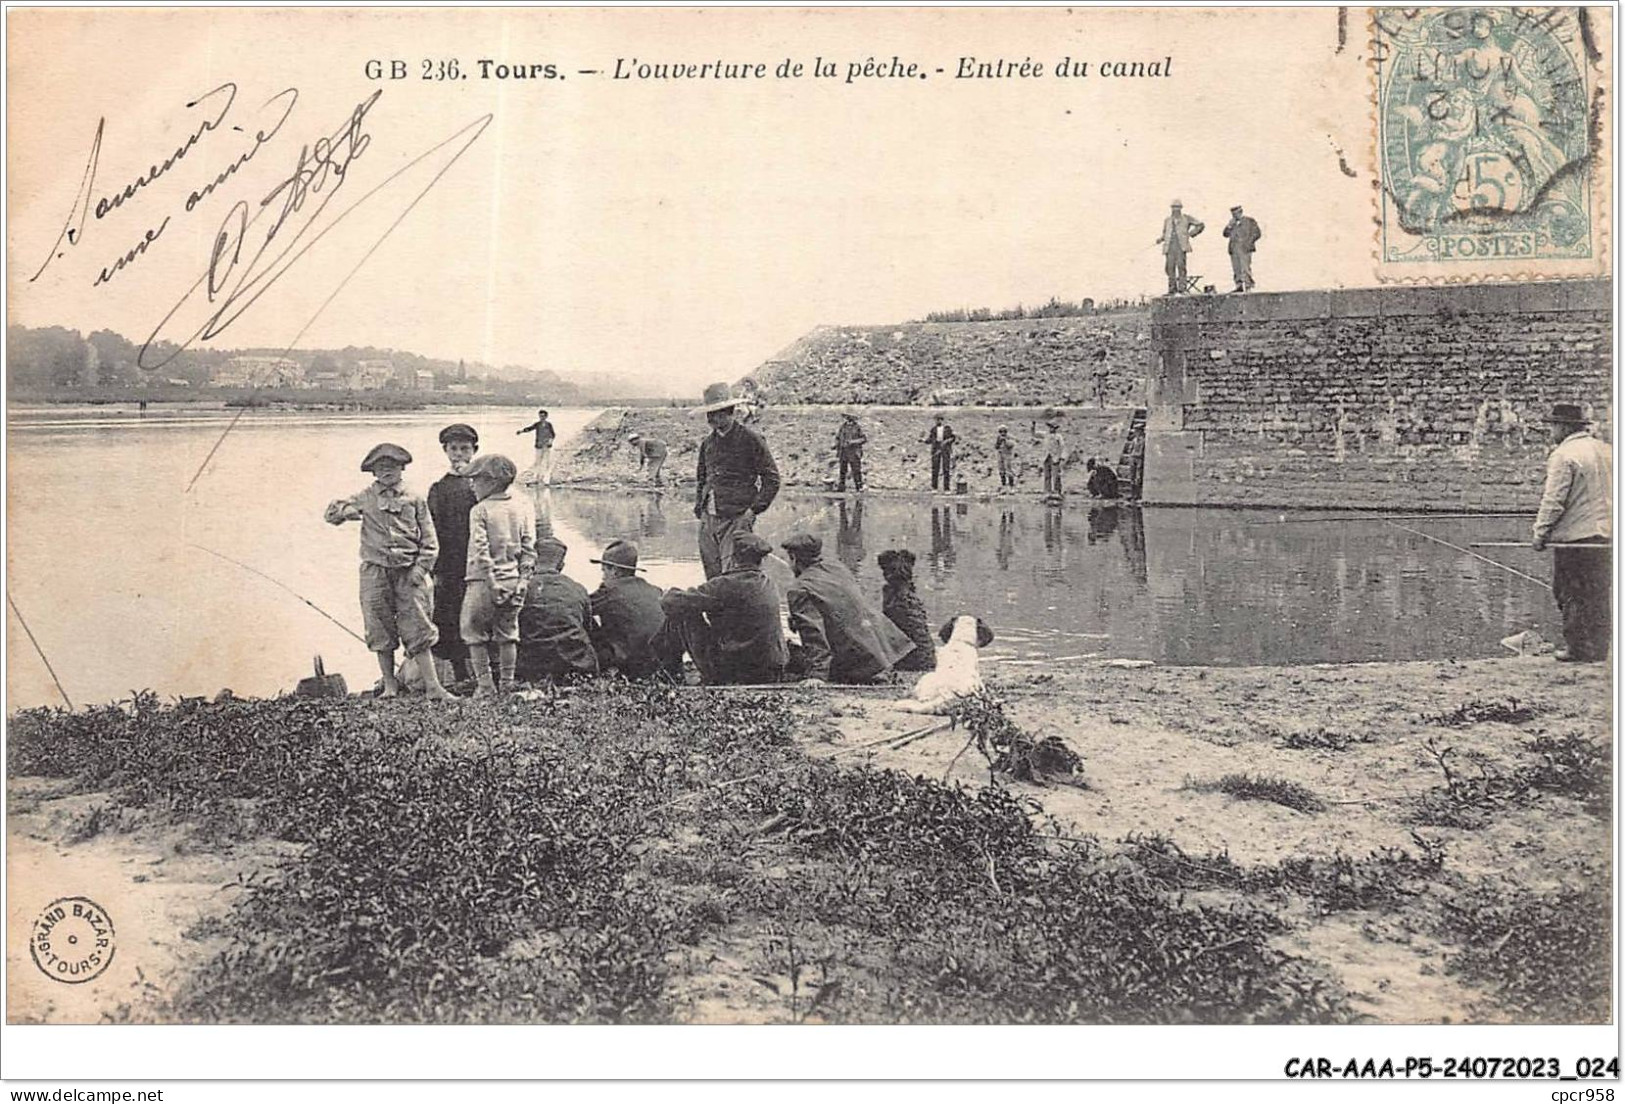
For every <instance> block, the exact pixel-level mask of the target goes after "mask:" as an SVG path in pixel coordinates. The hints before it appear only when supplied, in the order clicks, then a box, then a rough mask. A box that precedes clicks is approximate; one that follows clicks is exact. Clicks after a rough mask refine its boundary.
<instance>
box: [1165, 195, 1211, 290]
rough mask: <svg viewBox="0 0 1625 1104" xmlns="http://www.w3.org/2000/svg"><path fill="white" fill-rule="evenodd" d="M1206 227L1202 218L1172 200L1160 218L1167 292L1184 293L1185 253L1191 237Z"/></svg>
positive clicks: (1189, 248) (1187, 251)
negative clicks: (1163, 216) (1165, 213)
mask: <svg viewBox="0 0 1625 1104" xmlns="http://www.w3.org/2000/svg"><path fill="white" fill-rule="evenodd" d="M1205 229H1207V227H1206V226H1204V225H1203V224H1202V220H1201V219H1198V218H1194V217H1192V216H1191V215H1187V214H1186V213H1185V207H1184V205H1183V204H1181V203H1180V202H1179V200H1177V199H1176V200H1174V201H1173V202H1172V203H1171V204H1169V205H1168V217H1167V218H1165V219H1163V220H1162V236H1161V237H1159V238H1157V244H1158V245H1160V246H1162V259H1163V266H1162V267H1163V271H1164V272H1166V273H1167V274H1168V294H1169V295H1183V294H1184V293H1185V254H1187V253H1189V252H1190V251H1191V239H1192V238H1194V237H1196V236H1197V235H1198V234H1200V233H1201V232H1202V231H1203V230H1205Z"/></svg>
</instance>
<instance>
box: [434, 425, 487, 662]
mask: <svg viewBox="0 0 1625 1104" xmlns="http://www.w3.org/2000/svg"><path fill="white" fill-rule="evenodd" d="M440 447H441V449H442V450H443V451H444V452H445V454H446V460H447V461H448V462H449V463H450V465H451V470H450V471H449V472H447V473H446V474H445V475H443V476H441V477H440V478H439V479H437V480H435V481H434V483H433V485H431V486H430V487H429V514H430V516H432V517H433V518H434V531H435V534H436V535H437V536H439V538H440V559H439V560H438V561H436V563H435V565H434V624H435V628H436V629H438V630H439V631H440V640H439V641H438V642H437V643H436V644H435V646H434V649H433V650H434V654H435V655H436V656H438V657H439V658H441V659H443V660H445V661H446V662H447V663H450V664H451V667H452V672H453V673H454V674H455V675H456V677H457V678H458V679H469V678H473V677H474V672H473V670H472V669H471V668H470V667H469V665H468V645H467V644H464V643H463V632H462V622H461V620H460V619H461V617H462V612H463V590H464V586H463V572H464V569H465V568H466V567H467V565H468V512H469V511H470V510H472V509H473V508H474V503H476V502H478V501H479V500H478V499H477V498H475V497H474V484H473V481H471V480H470V479H469V478H468V474H467V468H468V465H469V462H470V461H471V460H473V459H474V454H475V453H476V452H478V451H479V450H480V435H479V434H478V433H476V432H474V427H473V426H471V425H465V424H463V423H462V422H457V423H455V424H454V425H449V426H447V427H446V428H445V429H442V430H441V431H440Z"/></svg>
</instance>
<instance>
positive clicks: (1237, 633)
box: [6, 407, 1557, 709]
mask: <svg viewBox="0 0 1625 1104" xmlns="http://www.w3.org/2000/svg"><path fill="white" fill-rule="evenodd" d="M593 414H594V412H593V411H586V410H563V411H554V412H553V421H554V422H555V423H556V424H557V425H558V427H559V431H560V434H561V436H562V437H565V438H567V437H568V436H569V435H570V434H572V433H574V432H576V431H577V430H579V429H580V427H582V426H583V425H585V424H586V423H587V422H588V421H589V420H591V418H592V417H593ZM533 417H534V412H533V411H530V410H527V409H505V408H493V407H479V408H471V409H467V410H448V409H445V408H442V409H437V410H431V411H418V412H409V413H401V414H379V413H366V414H329V413H312V414H278V413H269V412H261V411H252V412H249V413H247V414H246V415H244V416H243V417H242V418H241V420H240V421H239V422H238V423H237V424H236V425H235V426H234V427H232V428H231V429H230V432H229V433H227V432H225V431H226V429H227V427H228V425H229V423H230V418H231V412H229V411H221V410H219V409H192V410H189V411H179V410H175V409H164V408H157V407H155V408H153V409H152V410H151V411H150V412H149V413H148V415H147V416H146V417H145V418H141V417H138V416H137V415H136V414H135V413H134V412H133V411H131V410H125V409H112V408H92V409H89V410H86V409H83V408H76V409H72V410H68V409H63V408H52V409H14V410H12V411H10V413H9V432H8V445H7V458H8V461H9V464H8V467H9V475H8V488H9V494H10V505H9V511H8V516H7V520H8V522H10V523H11V524H9V525H8V527H7V529H8V540H7V563H8V568H9V577H8V591H9V595H10V597H11V599H12V601H13V602H14V603H15V604H16V608H17V610H19V611H20V612H21V614H22V616H23V617H25V618H26V619H27V622H28V626H29V628H31V629H32V630H33V632H34V634H35V636H36V638H37V639H38V642H39V645H40V648H41V649H42V650H43V651H44V653H45V655H46V656H48V657H49V658H50V661H51V663H52V665H53V666H54V667H55V670H56V673H57V676H58V677H59V678H60V679H61V681H62V684H63V687H64V688H65V689H66V691H67V693H68V695H69V696H70V697H71V698H72V700H73V701H74V702H75V703H77V704H81V705H82V704H86V703H93V702H102V701H108V700H112V699H115V698H120V697H126V696H128V695H129V693H130V692H131V691H132V690H135V689H142V688H152V689H155V690H157V691H159V692H160V693H161V694H163V695H165V696H174V695H181V694H210V695H212V694H214V693H215V692H216V691H218V690H219V689H220V688H221V687H224V686H229V687H231V688H232V689H233V690H234V691H236V692H237V693H238V694H244V695H247V694H270V693H275V692H277V691H278V690H283V689H291V688H292V686H293V684H294V683H295V682H296V681H297V680H298V679H299V678H300V677H302V676H303V675H306V674H308V673H309V671H310V666H311V657H312V656H313V655H314V654H316V653H320V654H321V655H322V656H323V657H324V660H325V662H326V665H327V669H328V670H329V671H330V672H331V671H337V672H340V673H342V674H344V675H345V676H346V678H347V679H348V681H349V683H350V686H351V688H352V689H357V688H360V687H363V686H367V685H370V684H371V682H372V679H373V678H374V677H375V675H376V668H375V666H374V664H373V661H372V658H371V657H370V656H369V655H368V653H367V652H366V650H365V648H364V647H363V646H362V645H361V644H360V643H359V642H358V641H356V640H355V639H353V638H351V637H350V636H349V635H348V634H346V632H345V631H344V630H343V629H341V628H339V627H338V626H336V625H334V624H333V623H332V622H330V621H328V620H327V619H325V618H324V617H323V616H322V615H321V614H320V613H318V612H316V610H315V609H313V608H311V605H307V604H306V600H308V601H309V602H310V603H313V604H314V606H316V607H319V608H320V609H321V610H325V611H326V612H327V613H329V614H331V615H332V616H333V617H334V618H336V619H337V620H338V621H340V622H342V623H344V624H345V625H347V626H349V627H351V628H353V629H355V630H357V631H359V630H360V627H361V617H360V612H359V610H358V608H357V599H356V568H355V563H356V545H357V530H356V528H355V527H354V526H346V527H334V526H329V525H327V524H325V523H324V522H323V521H322V516H321V515H322V509H323V507H324V506H325V505H326V503H327V502H328V501H329V500H331V499H333V498H336V497H339V496H340V495H344V494H349V493H352V492H354V491H356V490H359V489H361V488H362V487H363V486H365V485H366V483H367V481H368V477H367V476H365V475H364V474H362V473H361V472H360V471H359V470H358V469H357V465H358V464H359V462H360V460H361V457H362V456H363V455H364V454H365V452H366V450H367V449H368V448H369V447H371V446H372V445H373V444H375V443H377V442H378V441H382V440H391V441H395V442H397V443H399V444H402V445H404V446H406V448H407V449H408V450H410V451H411V452H412V454H413V455H414V456H415V457H416V458H417V462H416V463H415V464H414V465H413V466H412V467H410V468H408V469H407V483H408V485H409V486H411V487H413V488H415V489H417V490H418V491H419V492H420V493H421V492H426V491H427V489H428V485H429V484H430V483H431V482H433V480H434V479H436V478H438V477H439V476H440V475H441V474H442V473H443V471H444V469H445V464H444V460H443V458H442V455H441V452H440V449H439V446H438V444H437V443H436V433H437V431H438V430H439V428H440V426H442V425H444V424H446V423H447V422H450V421H467V422H470V423H472V424H474V425H475V426H477V427H478V428H479V429H480V431H481V434H482V438H483V440H482V445H483V447H484V451H486V452H493V451H501V452H505V453H506V454H507V455H509V456H510V457H512V458H513V459H514V460H515V461H516V462H518V463H519V466H520V467H521V468H524V467H527V466H528V464H529V459H530V440H529V437H528V435H526V436H524V437H519V436H516V435H515V431H516V430H517V429H518V428H519V427H520V426H523V425H525V424H527V423H528V422H529V421H530V420H531V419H532V418H533ZM696 422H698V419H696ZM698 431H699V426H698V425H696V433H698ZM223 433H224V437H222V434H223ZM217 444H218V448H217V449H216V450H215V452H214V454H213V456H212V457H209V453H210V450H211V448H214V447H215V446H216V445H217ZM206 457H209V458H208V461H207V464H205V458H206ZM200 467H201V468H202V469H203V470H202V474H201V475H199V476H198V478H197V481H196V484H195V486H193V488H192V489H191V490H190V491H188V490H187V489H186V488H187V484H188V482H189V481H190V480H191V479H192V478H193V476H194V475H195V474H196V473H197V472H198V470H199V468H200ZM630 474H631V473H629V485H628V486H627V488H625V489H624V490H622V491H619V492H615V493H610V492H605V491H590V490H567V489H555V490H553V491H551V492H547V493H544V494H541V495H539V497H538V499H537V510H538V515H539V517H540V518H541V519H542V520H543V522H544V523H545V524H547V525H549V526H550V527H551V528H552V530H553V532H554V534H555V535H556V536H557V537H559V538H560V539H561V540H563V541H565V542H566V543H567V544H569V545H570V555H569V559H568V560H567V562H566V565H565V570H566V573H567V574H569V575H571V576H573V577H575V578H576V579H578V580H580V581H581V582H582V583H583V584H585V585H586V586H587V587H588V589H591V588H592V587H594V586H596V585H597V580H598V570H597V568H595V567H594V566H593V565H591V564H589V563H587V557H588V555H591V554H595V553H596V552H597V551H598V550H601V549H602V547H603V545H604V544H605V543H607V542H608V541H609V540H611V539H614V538H617V537H622V538H630V539H633V540H635V541H637V542H638V543H639V545H640V546H641V547H642V549H643V557H644V563H645V564H646V565H647V566H648V567H649V577H650V578H651V579H652V580H653V581H654V582H655V583H657V584H659V585H662V586H686V585H692V584H693V583H695V582H698V581H700V579H701V578H702V575H701V572H700V569H699V564H698V557H697V554H696V550H695V527H696V522H695V521H694V518H693V514H692V510H691V505H692V504H691V500H690V498H689V495H688V494H687V493H686V492H684V491H668V492H667V493H665V494H664V495H657V494H655V493H653V492H651V491H649V490H647V489H645V488H641V487H635V486H633V485H631V480H630ZM1406 524H1408V525H1411V526H1412V527H1414V528H1418V529H1422V530H1425V531H1426V532H1428V533H1430V534H1432V535H1435V536H1437V537H1439V538H1442V539H1444V540H1447V541H1450V542H1452V543H1455V544H1461V545H1465V544H1467V543H1468V542H1469V541H1473V540H1495V539H1518V538H1519V537H1521V536H1523V535H1524V534H1525V532H1526V528H1527V526H1526V523H1525V522H1521V521H1519V520H1517V519H1511V518H1503V519H1494V518H1485V519H1472V520H1467V521H1458V520H1435V521H1424V522H1407V523H1406ZM800 527H805V528H808V529H811V530H812V531H813V532H816V533H818V534H819V535H820V536H822V537H823V538H824V542H825V549H826V554H828V555H833V556H836V557H837V558H839V559H840V560H841V561H842V562H844V563H846V564H847V565H848V566H849V567H851V568H852V569H853V570H854V571H855V572H856V573H857V576H858V578H859V580H860V581H861V582H862V583H863V585H864V586H865V588H866V589H868V590H871V591H873V592H874V593H875V594H876V595H877V596H878V593H879V590H880V576H879V569H878V567H877V566H876V564H875V557H876V555H877V554H878V553H880V552H881V551H883V550H884V549H887V548H909V549H912V550H913V551H914V552H915V553H916V555H917V556H918V558H919V562H918V566H917V569H916V571H917V577H918V580H919V584H920V590H921V595H922V597H923V598H924V600H925V603H926V607H927V608H928V610H929V611H930V613H931V615H932V617H933V618H934V619H936V620H939V621H943V620H947V619H948V618H949V617H951V616H954V615H956V614H959V613H972V614H976V615H979V616H981V617H982V618H983V619H984V620H986V621H987V622H988V623H989V624H990V625H992V626H993V628H994V630H995V632H996V633H997V634H998V639H997V640H996V641H995V642H994V644H993V645H992V646H991V647H990V648H989V649H988V651H987V653H986V654H985V655H986V659H987V660H990V661H992V664H993V667H994V668H995V669H997V668H1004V669H1007V670H1011V671H1017V670H1027V671H1032V670H1041V669H1043V668H1044V666H1045V665H1052V664H1074V663H1086V662H1089V661H1090V660H1092V659H1098V658H1108V657H1113V658H1132V659H1150V660H1154V661H1156V662H1158V663H1164V664H1296V663H1340V662H1362V661H1377V660H1406V659H1429V658H1443V657H1456V658H1465V657H1474V656H1491V655H1496V654H1498V653H1501V649H1500V648H1499V645H1498V641H1499V640H1500V638H1502V637H1504V636H1507V635H1509V634H1511V633H1514V632H1517V631H1519V630H1522V629H1526V628H1536V629H1538V630H1540V631H1541V632H1542V633H1543V634H1544V635H1546V636H1547V637H1548V638H1549V639H1551V638H1555V637H1556V635H1557V622H1556V615H1555V611H1554V610H1553V609H1552V603H1551V595H1550V593H1549V592H1548V591H1547V590H1545V589H1544V588H1542V587H1540V586H1537V585H1535V584H1534V583H1531V582H1528V581H1527V580H1524V579H1520V578H1518V577H1517V576H1515V575H1513V574H1511V573H1509V572H1506V571H1503V570H1500V569H1499V568H1496V567H1494V566H1491V565H1489V564H1486V563H1483V562H1481V561H1478V560H1475V559H1472V558H1470V557H1468V556H1466V555H1462V554H1459V553H1456V552H1452V551H1451V550H1449V549H1447V548H1443V547H1440V546H1439V545H1436V544H1433V543H1431V542H1428V541H1425V540H1423V539H1422V538H1420V537H1416V536H1414V535H1412V534H1409V533H1405V532H1402V531H1400V530H1398V529H1396V528H1393V527H1391V526H1389V525H1386V524H1383V523H1382V522H1380V521H1375V520H1359V521H1351V522H1340V521H1331V520H1327V519H1323V518H1321V519H1317V518H1314V516H1313V515H1309V514H1290V515H1282V514H1279V513H1265V512H1260V511H1233V510H1191V509H1156V508H1147V509H1144V510H1131V509H1127V508H1118V509H1099V508H1094V509H1092V508H1090V506H1089V505H1088V503H1087V501H1086V500H1083V499H1078V500H1076V501H1073V502H1070V503H1069V504H1068V505H1067V506H1065V507H1063V508H1060V509H1052V508H1047V507H1044V506H1042V505H1040V504H1038V503H1036V502H1032V501H1030V500H1021V501H1019V502H1011V503H1005V502H1000V501H999V500H997V499H994V500H991V501H976V500H972V501H957V500H951V499H939V500H929V499H925V498H918V499H902V498H884V497H870V498H867V499H861V500H860V499H857V498H855V497H854V498H850V499H841V498H837V497H832V496H824V495H811V494H795V493H787V494H785V495H783V496H781V497H780V499H779V501H778V502H777V503H775V505H774V506H773V508H772V509H771V510H769V511H768V512H767V513H766V514H765V515H764V516H763V517H762V519H761V524H760V526H759V531H760V532H761V533H762V534H763V535H764V536H766V537H768V538H769V539H771V540H773V541H775V543H776V542H777V541H778V540H782V539H783V537H784V536H786V535H787V534H788V533H789V532H791V531H792V530H793V529H795V528H800ZM205 549H207V550H209V551H205ZM211 552H213V553H219V554H221V555H224V556H229V557H231V558H232V559H235V560H238V561H241V563H242V564H245V565H249V566H250V567H252V568H255V569H257V570H258V571H260V572H263V573H264V574H265V575H268V576H271V577H272V578H274V579H276V580H277V582H278V583H281V584H282V585H283V586H284V587H286V588H288V589H282V587H279V586H277V585H274V584H273V583H271V582H268V581H267V580H266V579H264V578H261V577H259V576H257V575H255V574H253V573H251V572H250V571H248V570H246V569H245V568H243V567H240V566H238V565H236V564H232V563H228V562H226V561H225V560H222V559H220V558H218V557H217V556H215V555H212V554H211ZM1492 555H1498V556H1499V558H1502V559H1504V560H1505V562H1507V563H1508V564H1510V565H1511V566H1514V567H1516V568H1518V569H1519V570H1521V571H1524V572H1526V573H1528V574H1531V575H1534V576H1536V577H1537V578H1542V579H1546V578H1549V576H1550V563H1549V560H1548V559H1547V558H1545V557H1541V556H1537V555H1535V554H1534V553H1533V552H1530V551H1522V550H1517V549H1512V550H1501V551H1500V552H1499V553H1492ZM769 570H770V572H771V573H773V574H775V575H776V576H777V577H778V579H779V581H780V582H781V584H782V583H786V582H788V580H789V571H788V568H786V567H784V566H783V565H782V564H780V563H778V562H774V561H770V562H769ZM290 591H292V592H296V593H297V595H299V597H295V596H294V594H293V593H290ZM877 600H878V597H877ZM7 644H8V651H7V654H8V662H7V671H6V684H7V688H8V708H9V709H16V708H22V707H27V706H31V705H40V704H49V703H52V702H60V700H61V699H60V697H59V696H58V695H57V691H56V690H55V688H54V686H53V684H52V681H51V678H50V676H49V674H48V673H47V671H46V669H45V667H44V665H43V663H42V662H41V661H40V658H39V656H38V655H37V654H36V652H35V650H34V648H33V646H32V645H31V644H30V643H29V641H28V639H27V637H26V636H25V635H24V634H23V632H22V629H21V625H20V623H19V622H18V620H17V616H16V613H15V612H12V611H9V610H8V614H7ZM1501 654H1504V653H1501Z"/></svg>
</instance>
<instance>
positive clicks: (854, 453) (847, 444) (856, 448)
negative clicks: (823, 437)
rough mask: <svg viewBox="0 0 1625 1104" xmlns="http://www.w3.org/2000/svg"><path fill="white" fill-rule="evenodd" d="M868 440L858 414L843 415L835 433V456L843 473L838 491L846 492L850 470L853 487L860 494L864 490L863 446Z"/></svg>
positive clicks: (837, 484)
mask: <svg viewBox="0 0 1625 1104" xmlns="http://www.w3.org/2000/svg"><path fill="white" fill-rule="evenodd" d="M868 440H869V438H868V437H866V436H864V433H863V427H862V426H860V425H859V424H858V416H857V415H856V414H854V413H852V412H851V411H847V412H846V413H844V414H842V415H841V428H840V429H837V430H836V431H835V455H836V459H837V462H838V463H839V464H840V472H841V474H840V477H839V478H838V479H837V480H836V483H835V489H836V490H837V491H842V492H844V491H845V490H846V473H847V471H848V470H849V469H850V470H851V472H852V485H853V486H854V487H856V488H857V489H858V491H860V492H861V491H862V490H863V445H864V442H866V441H868Z"/></svg>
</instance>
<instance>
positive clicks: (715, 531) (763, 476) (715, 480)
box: [692, 383, 779, 579]
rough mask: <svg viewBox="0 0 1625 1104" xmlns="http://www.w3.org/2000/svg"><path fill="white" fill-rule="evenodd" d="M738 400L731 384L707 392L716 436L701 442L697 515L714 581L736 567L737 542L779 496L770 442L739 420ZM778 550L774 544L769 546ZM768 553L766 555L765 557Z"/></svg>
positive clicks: (701, 410) (706, 407)
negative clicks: (768, 446)
mask: <svg viewBox="0 0 1625 1104" xmlns="http://www.w3.org/2000/svg"><path fill="white" fill-rule="evenodd" d="M737 405H738V400H737V399H735V398H734V397H733V391H732V389H730V388H729V386H728V385H727V384H726V383H713V384H712V385H711V386H709V387H707V388H706V389H705V402H704V403H703V404H701V405H700V406H697V407H695V408H694V410H693V411H692V413H695V414H704V415H705V421H706V424H708V425H709V426H710V427H711V433H710V435H709V436H708V437H706V438H705V440H703V441H701V442H700V458H699V463H698V466H697V469H696V473H695V477H696V479H697V481H698V484H699V486H698V488H697V490H696V492H695V498H694V516H695V517H697V518H699V519H700V563H701V564H702V565H703V566H704V567H705V577H706V578H707V579H714V578H716V577H717V576H718V575H721V574H722V573H723V572H726V571H732V570H733V567H734V557H733V547H734V541H735V540H736V539H737V538H738V537H740V536H741V535H743V534H745V533H750V532H753V531H754V530H755V528H756V515H757V514H760V513H761V512H762V511H764V510H766V509H767V508H768V507H769V506H771V505H772V504H773V498H774V496H775V495H777V494H778V493H779V469H778V465H776V464H775V463H774V462H773V454H772V453H771V452H769V451H768V448H767V442H766V441H763V440H762V438H761V437H760V436H759V435H758V434H757V433H756V431H755V430H753V429H750V428H748V427H746V426H743V425H741V424H739V422H738V420H737V419H736V418H735V417H734V408H735V407H736V406H737ZM766 547H767V549H768V551H772V546H771V545H767V546H766ZM764 555H765V553H764Z"/></svg>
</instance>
